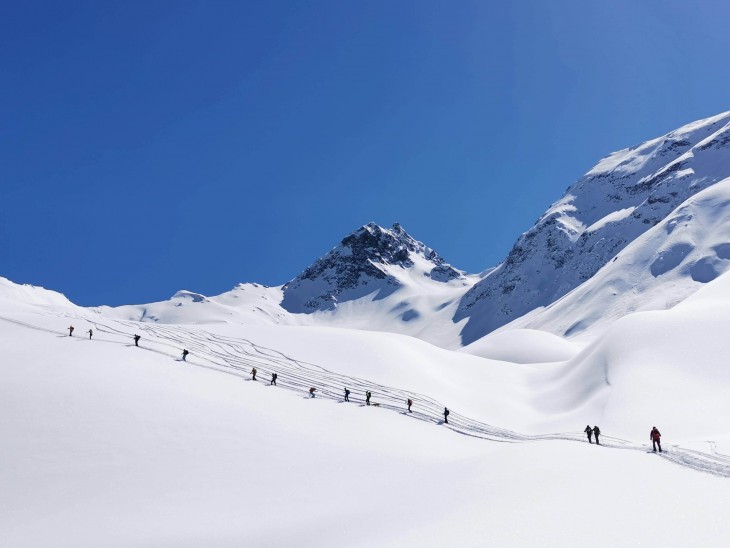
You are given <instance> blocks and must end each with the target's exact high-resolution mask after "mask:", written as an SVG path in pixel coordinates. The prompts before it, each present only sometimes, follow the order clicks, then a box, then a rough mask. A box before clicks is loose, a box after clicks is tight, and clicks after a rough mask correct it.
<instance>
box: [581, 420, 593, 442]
mask: <svg viewBox="0 0 730 548" xmlns="http://www.w3.org/2000/svg"><path fill="white" fill-rule="evenodd" d="M583 432H585V433H586V434H588V443H593V439H592V437H593V428H591V425H590V424H588V425H586V429H585V430H583Z"/></svg>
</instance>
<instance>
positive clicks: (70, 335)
mask: <svg viewBox="0 0 730 548" xmlns="http://www.w3.org/2000/svg"><path fill="white" fill-rule="evenodd" d="M73 333H74V326H73V325H69V326H68V336H69V337H73Z"/></svg>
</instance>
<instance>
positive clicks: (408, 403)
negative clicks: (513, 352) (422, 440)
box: [184, 351, 450, 424]
mask: <svg viewBox="0 0 730 548" xmlns="http://www.w3.org/2000/svg"><path fill="white" fill-rule="evenodd" d="M184 352H186V351H184ZM258 372H259V371H258V369H256V368H255V367H252V368H251V372H250V373H251V380H252V381H255V380H256V375H257V374H258ZM278 377H279V375H278V374H277V373H272V374H271V382H270V383H269V385H274V386H276V379H277V378H278ZM344 390H345V401H346V402H349V401H350V394H351V393H352V392H350V389H349V388H347V387H345V389H344ZM316 391H317V389H316V388H315V387H314V386H312V387H310V388H309V397H310V398H314V397H315V392H316ZM372 397H373V393H372V392H371V391H370V390H366V391H365V405H370V398H372ZM411 407H413V400H412V399H411V398H408V399H407V400H406V409H407V410H408V412H409V413H413V410H412V409H411ZM449 413H450V411H449V409H448V408H447V407H444V413H443V414H444V424H449Z"/></svg>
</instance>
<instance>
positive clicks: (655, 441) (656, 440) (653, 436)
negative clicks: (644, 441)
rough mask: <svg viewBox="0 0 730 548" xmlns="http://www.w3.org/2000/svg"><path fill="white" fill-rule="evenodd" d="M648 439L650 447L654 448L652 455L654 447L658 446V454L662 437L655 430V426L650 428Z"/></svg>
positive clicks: (660, 449)
mask: <svg viewBox="0 0 730 548" xmlns="http://www.w3.org/2000/svg"><path fill="white" fill-rule="evenodd" d="M649 439H650V440H651V443H652V446H653V447H654V453H656V447H657V445H658V446H659V452H660V453H661V452H662V442H661V439H662V435H661V433H660V432H659V430H657V428H656V426H654V427H652V429H651V432H650V433H649Z"/></svg>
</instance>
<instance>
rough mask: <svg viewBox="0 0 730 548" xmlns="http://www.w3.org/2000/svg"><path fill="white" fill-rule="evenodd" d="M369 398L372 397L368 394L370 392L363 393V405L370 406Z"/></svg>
mask: <svg viewBox="0 0 730 548" xmlns="http://www.w3.org/2000/svg"><path fill="white" fill-rule="evenodd" d="M370 396H372V394H371V393H370V390H368V391H367V392H365V405H370Z"/></svg>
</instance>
